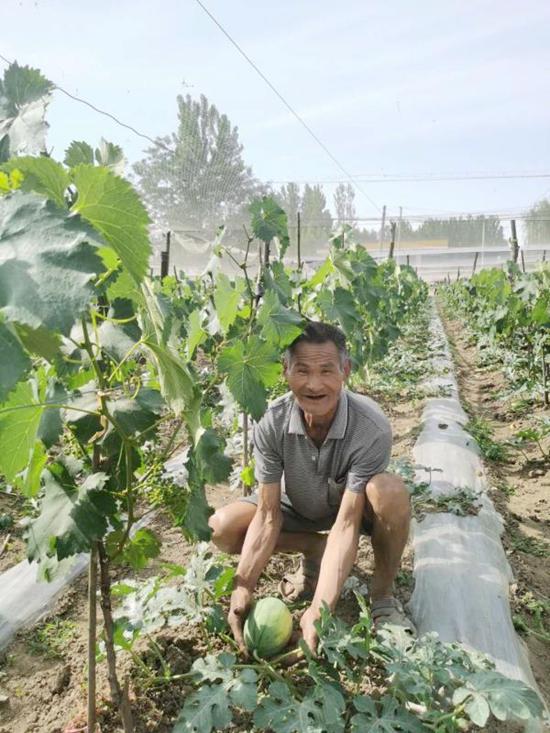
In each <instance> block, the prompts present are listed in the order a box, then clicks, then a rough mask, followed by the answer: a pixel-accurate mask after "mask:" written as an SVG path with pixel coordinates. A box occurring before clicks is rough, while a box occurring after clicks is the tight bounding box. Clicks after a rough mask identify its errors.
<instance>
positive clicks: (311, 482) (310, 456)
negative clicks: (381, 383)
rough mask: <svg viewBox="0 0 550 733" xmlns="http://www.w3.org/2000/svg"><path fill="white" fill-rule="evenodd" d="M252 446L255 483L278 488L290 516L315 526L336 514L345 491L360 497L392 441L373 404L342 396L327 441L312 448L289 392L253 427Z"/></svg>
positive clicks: (346, 394) (349, 394)
mask: <svg viewBox="0 0 550 733" xmlns="http://www.w3.org/2000/svg"><path fill="white" fill-rule="evenodd" d="M253 442H254V459H255V466H256V468H255V472H256V480H257V481H258V482H259V483H264V484H267V483H278V482H281V483H283V485H284V490H285V491H286V494H287V496H288V498H289V500H290V502H291V504H292V506H293V508H294V510H295V511H296V512H298V514H301V515H302V516H303V517H306V518H307V519H311V520H318V519H322V518H324V517H329V516H334V515H335V514H336V513H337V511H338V507H339V506H340V502H341V499H342V495H343V493H344V490H345V489H348V490H349V491H353V492H355V493H360V492H361V491H363V490H364V489H365V486H366V484H367V482H368V481H369V479H371V478H372V477H373V476H374V475H375V474H377V473H381V472H382V471H384V470H385V469H386V468H387V466H388V463H389V460H390V454H391V444H392V435H391V426H390V422H389V420H388V418H387V417H386V416H385V415H384V413H383V412H382V410H381V409H380V407H379V406H378V404H377V403H376V402H375V401H374V400H371V399H370V397H366V396H364V395H359V394H355V393H354V392H350V391H349V390H342V394H341V396H340V400H339V402H338V408H337V411H336V414H335V416H334V420H333V421H332V425H331V426H330V429H329V432H328V435H327V437H326V439H325V441H324V443H323V445H322V446H321V447H320V448H317V446H316V445H315V443H314V442H313V441H312V440H311V438H310V437H309V436H308V435H307V433H306V430H305V427H304V422H303V417H302V411H301V409H300V407H299V406H298V403H297V402H296V400H295V399H294V395H293V394H292V393H291V392H289V393H288V394H286V395H283V397H280V398H279V399H277V400H275V401H274V402H273V403H272V404H271V405H270V407H269V408H268V409H267V412H266V413H265V415H264V416H263V417H262V419H261V420H260V422H259V423H257V424H256V425H255V427H254V436H253Z"/></svg>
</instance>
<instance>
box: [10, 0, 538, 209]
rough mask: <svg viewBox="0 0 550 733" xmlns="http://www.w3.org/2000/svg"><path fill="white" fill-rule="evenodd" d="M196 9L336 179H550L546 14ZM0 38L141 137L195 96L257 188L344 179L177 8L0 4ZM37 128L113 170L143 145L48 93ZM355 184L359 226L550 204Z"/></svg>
mask: <svg viewBox="0 0 550 733" xmlns="http://www.w3.org/2000/svg"><path fill="white" fill-rule="evenodd" d="M205 4H206V5H207V7H208V8H209V9H210V10H211V12H212V13H213V14H214V15H215V16H216V17H217V18H218V20H219V21H220V23H221V24H222V25H223V26H224V27H225V28H226V29H227V31H228V32H229V33H230V34H231V35H232V36H233V37H234V38H235V40H237V41H238V43H239V44H240V45H241V46H242V47H243V48H244V50H245V51H246V52H247V53H248V54H249V56H251V58H252V59H253V60H254V61H255V62H256V63H257V64H258V66H259V67H260V68H261V69H262V71H263V72H264V73H265V74H266V76H267V77H268V78H269V79H270V80H271V81H272V83H273V84H274V85H275V86H276V87H277V88H278V89H279V91H280V92H281V93H282V94H283V95H284V96H285V97H286V98H287V100H288V101H289V102H290V103H291V104H292V105H293V107H294V108H295V109H296V110H297V111H298V112H299V113H300V115H301V116H302V118H303V119H304V120H305V121H306V122H307V123H308V125H310V126H311V127H312V129H313V130H314V131H315V133H316V134H317V135H318V136H319V138H321V140H322V141H323V142H324V143H325V144H326V146H327V147H328V148H329V149H330V151H331V152H332V153H333V155H334V156H335V157H336V158H337V159H338V160H339V161H340V162H341V164H342V165H343V166H344V168H345V169H346V170H347V171H348V172H350V173H351V174H357V175H371V176H379V175H392V174H398V175H403V176H422V175H434V174H464V173H550V137H549V130H550V104H549V103H548V99H549V92H550V44H548V37H549V36H548V34H549V30H550V3H546V2H543V1H542V0H524V1H523V2H522V3H521V5H520V4H519V3H517V2H510V1H509V0H504V1H502V0H501V1H500V2H493V1H487V0H475V2H473V1H472V0H470V2H466V1H465V0H462V2H458V1H457V2H450V1H448V0H439V2H432V1H428V0H417V1H416V2H414V3H413V2H406V1H405V0H398V1H392V0H389V1H386V2H381V1H379V0H374V1H372V2H368V1H365V0H363V2H360V1H358V0H357V1H355V0H344V1H342V2H339V3H335V2H328V1H327V0H318V1H316V2H313V1H309V0H308V1H306V0H298V1H294V2H289V1H288V0H279V2H277V3H273V2H270V3H267V2H261V1H260V2H255V3H251V2H245V1H244V0H233V1H232V2H229V1H228V0H225V2H222V0H205ZM0 27H2V28H3V29H7V28H9V33H3V34H2V36H3V39H2V40H1V41H0V53H2V54H3V55H4V56H6V57H7V58H10V59H13V58H16V59H17V60H18V61H19V62H20V63H26V64H30V65H32V66H37V67H39V68H40V69H41V70H42V71H43V72H44V73H45V74H46V76H48V77H49V78H50V79H52V80H53V81H54V82H56V83H58V84H59V85H60V86H63V87H65V88H66V89H67V90H68V91H70V92H72V93H75V94H77V95H80V96H82V97H85V98H86V99H88V100H89V101H91V102H93V103H94V104H95V105H97V106H98V107H101V108H103V109H106V110H108V111H110V112H112V113H113V114H115V115H116V116H118V117H119V118H120V119H122V120H124V121H127V122H128V123H130V124H132V125H134V126H135V127H137V128H138V129H139V130H142V131H144V132H146V133H147V134H149V135H150V136H152V137H155V136H157V135H162V134H166V133H169V132H171V131H172V130H174V129H175V126H176V105H175V97H176V95H177V94H178V93H182V92H183V93H186V92H189V93H190V94H193V95H197V96H198V95H199V94H200V93H204V94H205V95H206V96H207V97H208V99H209V100H210V101H211V102H213V103H215V104H216V106H217V107H218V108H219V109H220V110H221V111H222V112H225V113H226V114H227V115H228V116H229V118H230V120H231V122H232V123H233V124H235V125H238V127H239V131H240V137H241V141H242V143H243V145H244V155H245V159H246V161H247V163H248V164H249V165H251V166H252V168H253V171H254V173H255V174H256V175H257V176H258V177H259V178H261V179H262V180H272V181H284V180H299V181H305V180H309V181H334V180H338V179H342V178H344V176H343V174H342V172H341V171H340V170H339V169H338V168H337V167H336V166H335V164H334V163H333V162H332V161H331V160H330V159H329V158H328V157H327V156H326V154H325V153H324V152H323V151H322V150H321V149H320V148H319V147H318V146H317V144H316V143H315V142H314V141H313V140H312V139H311V137H309V136H308V134H307V132H306V131H305V130H304V129H303V128H302V127H301V126H300V125H299V124H298V122H297V121H296V120H295V119H294V118H293V117H292V115H291V114H290V113H289V112H288V111H287V110H286V108H285V107H284V106H283V105H282V103H281V102H280V100H279V99H277V97H276V96H275V95H274V94H273V92H272V91H271V90H270V89H269V88H268V87H267V86H266V85H265V83H264V82H263V81H262V80H261V79H260V78H259V77H258V76H257V75H256V73H255V72H254V71H253V69H251V68H250V66H249V65H248V64H247V63H246V61H245V60H244V59H243V58H242V57H241V56H239V54H238V53H237V51H236V50H235V48H234V47H233V46H232V45H231V44H230V43H229V41H228V40H227V39H226V38H225V37H224V36H223V35H222V33H221V32H220V30H219V29H218V28H217V27H216V26H215V25H214V24H213V23H212V21H211V20H210V18H208V17H207V16H206V15H205V13H204V11H203V10H202V9H201V8H200V7H199V6H198V5H197V4H196V2H194V0H180V2H176V0H158V1H157V2H151V1H149V2H144V1H142V0H141V1H140V0H132V1H128V0H120V1H118V2H106V0H96V1H95V2H94V3H88V2H86V3H84V2H82V1H81V0H72V2H71V1H69V0H64V1H63V2H61V0H33V1H32V2H31V1H28V0H2V3H1V5H0ZM0 68H1V67H0ZM184 82H185V86H184ZM48 119H49V121H50V123H51V130H50V135H49V143H50V145H53V146H54V155H59V156H61V155H62V151H63V149H64V148H65V147H66V146H67V145H68V144H69V142H70V141H71V140H73V139H85V140H88V141H89V142H92V143H94V142H97V141H98V139H99V137H100V136H102V135H103V136H104V137H106V138H107V139H109V140H112V141H113V142H117V143H118V144H120V145H122V146H123V148H124V150H125V153H126V155H127V157H128V159H129V160H130V161H135V160H137V159H139V158H140V157H141V154H142V150H143V148H144V147H146V145H147V144H146V143H145V142H144V141H142V140H141V139H140V138H137V137H135V136H134V135H132V134H131V133H129V132H127V131H125V130H123V129H122V128H120V127H118V126H116V125H115V124H114V123H112V122H111V121H109V120H108V119H106V118H105V117H102V116H100V115H97V114H96V113H94V112H93V111H91V110H89V109H87V108H86V107H84V106H82V105H79V104H77V103H76V102H73V101H71V100H69V99H67V98H65V97H63V96H61V95H60V94H59V93H56V95H55V98H54V101H53V103H52V105H51V107H50V111H49V116H48ZM360 185H361V188H362V189H363V190H364V191H366V192H367V194H368V196H369V197H370V198H371V199H372V200H373V201H374V202H375V203H376V204H377V206H378V209H377V208H375V207H374V206H373V205H372V204H371V203H370V202H369V200H368V199H367V197H365V196H363V194H362V193H361V192H360V191H359V190H357V192H356V208H357V211H358V214H359V215H361V216H365V217H369V216H376V215H379V208H381V206H382V204H387V205H388V209H389V213H395V212H396V211H397V209H398V207H399V206H403V207H404V212H405V214H413V213H418V214H424V213H425V214H428V213H432V214H436V213H437V212H450V211H488V210H499V211H514V212H515V211H521V210H524V209H525V208H526V207H528V206H530V205H531V204H533V203H534V202H535V201H537V200H539V199H540V198H541V197H543V195H545V194H550V178H546V179H519V180H500V181H494V180H491V181H461V182H447V181H440V182H433V181H430V182H399V183H389V182H384V183H361V184H360ZM332 188H333V185H332V184H326V185H325V189H326V192H327V194H328V195H329V198H330V193H331V191H332Z"/></svg>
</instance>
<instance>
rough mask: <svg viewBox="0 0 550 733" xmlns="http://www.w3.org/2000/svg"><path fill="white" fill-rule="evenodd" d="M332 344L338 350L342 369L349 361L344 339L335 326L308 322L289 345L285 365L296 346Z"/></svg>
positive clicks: (289, 360) (290, 358)
mask: <svg viewBox="0 0 550 733" xmlns="http://www.w3.org/2000/svg"><path fill="white" fill-rule="evenodd" d="M328 342H331V343H333V344H334V345H335V346H336V348H337V349H338V354H339V356H340V366H341V367H342V368H343V367H344V364H345V363H346V361H347V360H348V359H349V353H348V348H347V345H346V337H345V336H344V334H343V333H342V331H340V329H339V328H337V327H336V326H332V325H331V324H330V323H323V322H322V321H308V322H307V325H306V327H305V328H304V330H303V332H302V333H301V334H300V335H299V336H298V337H297V338H296V339H294V341H293V342H292V343H291V344H290V346H289V347H288V348H287V350H286V351H285V354H284V359H285V362H286V363H287V364H290V362H291V360H292V357H293V355H294V353H295V351H296V347H297V346H298V344H326V343H328Z"/></svg>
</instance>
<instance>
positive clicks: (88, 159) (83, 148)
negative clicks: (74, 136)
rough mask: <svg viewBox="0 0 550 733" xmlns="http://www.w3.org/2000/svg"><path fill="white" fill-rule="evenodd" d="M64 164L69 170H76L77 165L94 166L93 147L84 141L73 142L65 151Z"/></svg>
mask: <svg viewBox="0 0 550 733" xmlns="http://www.w3.org/2000/svg"><path fill="white" fill-rule="evenodd" d="M63 162H64V163H65V165H67V166H68V167H69V168H75V167H76V166H77V165H93V164H94V151H93V148H92V146H91V145H88V143H86V142H84V141H83V140H73V141H72V143H71V144H70V145H69V147H68V148H67V150H65V159H64V161H63Z"/></svg>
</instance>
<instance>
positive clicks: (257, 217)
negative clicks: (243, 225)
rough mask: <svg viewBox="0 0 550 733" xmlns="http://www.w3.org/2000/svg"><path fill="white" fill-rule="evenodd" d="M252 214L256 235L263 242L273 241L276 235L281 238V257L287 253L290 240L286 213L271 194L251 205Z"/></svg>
mask: <svg viewBox="0 0 550 733" xmlns="http://www.w3.org/2000/svg"><path fill="white" fill-rule="evenodd" d="M249 211H250V212H251V214H252V231H253V232H254V236H255V237H257V238H258V239H261V240H262V241H263V242H266V243H268V242H271V240H272V239H273V238H274V237H277V239H278V240H279V247H280V252H279V257H280V258H281V259H282V258H283V257H284V255H285V252H286V250H287V249H288V245H289V243H290V240H289V238H288V223H287V217H286V213H285V212H284V210H283V209H281V207H280V206H279V204H278V203H277V202H276V201H275V199H274V198H271V196H262V198H261V199H256V200H255V201H253V202H252V203H251V204H250V206H249Z"/></svg>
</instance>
